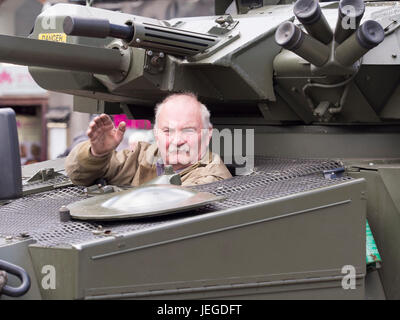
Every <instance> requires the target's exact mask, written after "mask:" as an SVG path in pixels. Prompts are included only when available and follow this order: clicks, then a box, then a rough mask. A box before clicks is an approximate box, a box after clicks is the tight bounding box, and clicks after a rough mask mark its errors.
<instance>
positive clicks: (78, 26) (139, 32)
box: [63, 16, 220, 56]
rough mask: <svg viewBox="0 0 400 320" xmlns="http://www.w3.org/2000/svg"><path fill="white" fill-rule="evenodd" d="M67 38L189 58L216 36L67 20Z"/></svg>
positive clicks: (215, 40)
mask: <svg viewBox="0 0 400 320" xmlns="http://www.w3.org/2000/svg"><path fill="white" fill-rule="evenodd" d="M63 27H64V32H65V33H66V34H68V35H75V36H84V37H94V38H105V37H114V38H118V39H123V40H125V41H126V42H127V43H128V44H129V45H130V46H132V47H138V48H145V49H155V50H159V51H164V52H166V53H171V54H175V55H179V56H192V55H195V54H197V53H200V52H203V51H205V50H206V49H208V48H209V47H211V46H213V45H215V44H217V43H218V42H219V40H220V38H219V37H218V36H214V35H209V34H204V33H197V32H192V31H186V30H181V29H178V28H173V27H166V26H162V25H158V24H153V23H147V22H137V21H127V22H126V24H125V25H116V24H111V23H109V21H108V20H102V19H86V18H74V17H69V16H68V17H66V18H65V19H64V23H63Z"/></svg>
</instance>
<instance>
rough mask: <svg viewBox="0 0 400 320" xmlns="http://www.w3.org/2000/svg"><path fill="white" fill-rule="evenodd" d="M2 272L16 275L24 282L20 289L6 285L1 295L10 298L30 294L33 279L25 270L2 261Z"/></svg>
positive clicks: (0, 266) (0, 268)
mask: <svg viewBox="0 0 400 320" xmlns="http://www.w3.org/2000/svg"><path fill="white" fill-rule="evenodd" d="M0 270H4V271H6V272H8V273H10V274H13V275H15V276H16V277H17V278H18V279H19V280H21V282H22V283H21V285H20V286H19V287H11V286H7V285H5V286H4V287H3V289H2V290H1V292H0V293H2V294H5V295H7V296H10V297H20V296H22V295H24V294H25V293H27V292H28V290H29V289H30V287H31V279H30V277H29V274H28V273H27V272H26V271H25V270H24V269H23V268H21V267H19V266H16V265H15V264H12V263H9V262H6V261H4V260H0Z"/></svg>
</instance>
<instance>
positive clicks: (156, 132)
mask: <svg viewBox="0 0 400 320" xmlns="http://www.w3.org/2000/svg"><path fill="white" fill-rule="evenodd" d="M153 136H154V140H156V142H157V141H158V130H157V128H156V127H154V128H153Z"/></svg>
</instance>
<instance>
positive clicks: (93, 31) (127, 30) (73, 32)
mask: <svg viewBox="0 0 400 320" xmlns="http://www.w3.org/2000/svg"><path fill="white" fill-rule="evenodd" d="M63 28H64V32H65V33H66V34H68V35H70V36H81V37H93V38H107V37H113V38H117V39H123V40H126V41H130V40H132V37H133V33H134V28H133V26H128V25H118V24H113V23H110V22H109V21H108V20H107V19H85V18H76V17H70V16H67V17H65V19H64V22H63Z"/></svg>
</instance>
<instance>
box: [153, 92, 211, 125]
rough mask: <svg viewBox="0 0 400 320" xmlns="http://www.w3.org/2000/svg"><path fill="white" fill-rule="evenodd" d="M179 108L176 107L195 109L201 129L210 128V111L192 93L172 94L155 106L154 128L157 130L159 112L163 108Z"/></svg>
mask: <svg viewBox="0 0 400 320" xmlns="http://www.w3.org/2000/svg"><path fill="white" fill-rule="evenodd" d="M174 106H175V108H179V107H177V106H185V108H188V109H189V108H197V109H198V111H199V112H200V117H201V121H202V127H203V128H205V129H208V128H212V124H211V122H210V111H208V109H207V107H206V106H205V105H204V104H202V103H201V102H200V101H199V100H197V97H196V95H194V94H193V93H190V92H189V93H174V94H172V95H169V96H168V97H166V98H165V99H164V100H163V101H162V102H161V103H159V104H157V105H156V108H155V111H154V113H155V124H154V127H155V128H157V125H158V119H159V117H160V114H161V111H162V110H163V109H164V108H174Z"/></svg>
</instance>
